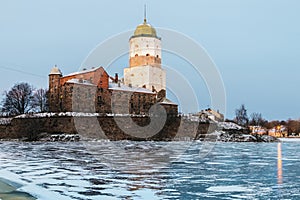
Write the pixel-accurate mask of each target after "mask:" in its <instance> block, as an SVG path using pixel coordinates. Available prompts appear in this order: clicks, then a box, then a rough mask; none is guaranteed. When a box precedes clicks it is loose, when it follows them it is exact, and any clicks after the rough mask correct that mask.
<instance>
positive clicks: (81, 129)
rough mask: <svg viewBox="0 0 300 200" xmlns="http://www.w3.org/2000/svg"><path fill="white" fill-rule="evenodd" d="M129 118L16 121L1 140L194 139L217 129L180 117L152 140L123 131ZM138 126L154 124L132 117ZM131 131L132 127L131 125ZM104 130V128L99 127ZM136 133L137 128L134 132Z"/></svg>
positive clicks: (0, 133)
mask: <svg viewBox="0 0 300 200" xmlns="http://www.w3.org/2000/svg"><path fill="white" fill-rule="evenodd" d="M126 118H127V117H125V116H102V117H101V116H99V117H72V116H52V117H36V118H34V117H33V118H31V117H28V118H14V119H13V120H12V121H11V124H10V125H0V139H22V138H23V139H28V140H36V139H39V138H40V137H41V136H42V135H43V134H59V133H66V134H78V133H79V134H80V136H81V138H92V139H110V140H125V139H126V140H158V141H160V140H173V139H175V140H180V139H188V140H193V139H197V138H199V137H200V136H201V135H202V136H204V135H205V134H206V133H207V131H212V130H210V129H211V128H212V127H213V126H211V125H210V124H209V123H199V122H193V121H189V120H186V119H181V117H177V116H168V118H167V121H166V122H165V125H164V127H163V129H162V130H161V131H159V132H158V133H157V134H155V135H154V136H151V137H147V135H148V134H149V133H147V131H143V132H140V133H139V135H138V136H139V137H135V136H132V135H128V134H126V133H125V132H124V131H123V130H122V129H120V128H119V126H118V124H117V123H116V119H117V120H119V121H120V120H121V121H122V120H123V119H126ZM131 119H132V120H133V121H134V122H135V124H137V125H139V126H142V127H144V126H146V125H148V124H149V123H150V122H151V121H150V118H149V117H146V116H136V117H131ZM74 122H75V123H76V126H75V123H74ZM127 126H129V127H127V128H129V129H130V128H134V127H131V126H132V125H131V124H127ZM99 127H101V129H100V128H99ZM133 130H134V129H133Z"/></svg>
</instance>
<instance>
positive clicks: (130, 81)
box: [124, 16, 166, 92]
mask: <svg viewBox="0 0 300 200" xmlns="http://www.w3.org/2000/svg"><path fill="white" fill-rule="evenodd" d="M129 46H130V47H129V48H130V51H129V67H128V68H125V69H124V82H125V84H126V85H132V86H135V87H144V88H147V89H149V90H152V91H156V92H159V91H161V90H166V72H165V70H164V69H162V68H161V38H159V37H157V35H156V30H155V29H154V28H153V27H152V26H151V25H150V24H148V23H147V20H146V16H145V18H144V23H143V24H140V25H138V26H137V27H136V29H135V31H134V34H133V36H131V38H130V40H129Z"/></svg>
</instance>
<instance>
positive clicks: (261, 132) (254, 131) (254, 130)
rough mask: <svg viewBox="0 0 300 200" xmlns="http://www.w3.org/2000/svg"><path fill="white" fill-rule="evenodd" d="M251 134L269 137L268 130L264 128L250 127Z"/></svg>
mask: <svg viewBox="0 0 300 200" xmlns="http://www.w3.org/2000/svg"><path fill="white" fill-rule="evenodd" d="M249 129H250V131H251V134H259V135H267V134H268V130H267V129H266V128H264V127H262V126H249Z"/></svg>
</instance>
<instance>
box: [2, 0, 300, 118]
mask: <svg viewBox="0 0 300 200" xmlns="http://www.w3.org/2000/svg"><path fill="white" fill-rule="evenodd" d="M145 3H146V4H147V18H148V21H149V22H150V23H151V24H152V25H153V26H154V27H161V28H168V29H172V30H176V31H178V32H181V33H183V34H185V35H187V36H189V37H191V38H192V39H193V40H195V41H196V42H197V43H199V44H200V45H201V46H202V47H203V48H205V50H206V51H207V53H208V54H209V56H210V57H211V58H212V60H213V61H214V63H215V64H216V66H217V68H218V70H219V72H220V74H221V76H222V79H223V82H224V85H225V89H226V96H227V104H226V107H227V113H226V117H227V118H232V117H233V116H234V110H235V109H236V108H237V107H239V106H240V105H241V104H245V105H246V108H247V109H248V113H249V114H250V113H252V112H261V113H262V114H263V116H264V117H265V118H267V119H269V120H271V119H288V118H299V117H300V93H299V89H298V87H299V83H300V78H299V75H300V26H299V19H300V12H299V10H300V1H298V0H263V1H262V0H195V1H170V0H163V1H162V0H151V1H150V0H148V1H147V0H144V1H140V0H127V1H115V0H105V1H104V0H101V1H100V0H81V1H79V0H77V1H76V0H64V1H61V0H51V1H38V0H35V1H33V0H27V1H16V0H9V1H4V0H0V55H1V57H0V58H1V59H0V76H1V79H0V81H1V85H0V92H1V93H3V91H4V90H7V89H9V88H10V87H11V86H12V85H13V84H14V83H16V82H21V81H25V82H29V83H31V84H32V85H34V86H35V87H47V85H48V73H49V71H50V70H51V68H52V66H53V65H55V64H57V65H58V66H59V67H60V68H61V70H62V71H63V73H64V74H68V73H71V72H74V71H76V70H78V68H79V67H80V66H81V64H82V62H83V61H84V60H85V58H86V57H87V55H88V54H89V53H90V52H91V51H92V50H93V49H94V48H95V47H96V46H97V45H98V44H99V43H101V42H103V41H105V40H106V39H107V38H109V37H111V36H113V35H116V34H118V33H120V32H124V31H128V30H133V29H134V28H135V27H136V26H137V25H138V24H140V23H141V22H142V20H143V7H144V4H145ZM158 35H159V33H158ZM162 45H163V38H162ZM122 62H123V63H122ZM163 62H164V61H163ZM116 63H117V64H119V65H123V66H122V67H125V66H126V65H127V57H125V58H124V59H123V60H122V59H120V61H119V62H116ZM100 65H102V64H101V63H99V66H100ZM119 67H120V66H119ZM116 70H117V68H116ZM116 70H115V71H116ZM116 72H119V71H116ZM183 72H184V70H183ZM119 73H120V74H122V71H120V72H119ZM174 81H175V80H174ZM199 93H202V92H201V91H200V92H199ZM206 95H207V94H206V92H205V91H203V96H206ZM200 96H201V95H200ZM200 99H201V97H200ZM205 99H207V98H206V97H203V101H202V102H201V103H200V107H201V108H205V107H206V105H207V106H209V102H206V101H207V100H205Z"/></svg>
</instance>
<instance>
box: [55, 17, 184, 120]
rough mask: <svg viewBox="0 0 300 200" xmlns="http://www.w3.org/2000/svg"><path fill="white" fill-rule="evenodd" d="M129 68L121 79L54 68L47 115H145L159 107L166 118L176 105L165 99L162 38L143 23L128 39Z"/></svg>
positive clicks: (98, 71)
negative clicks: (72, 113) (58, 113)
mask: <svg viewBox="0 0 300 200" xmlns="http://www.w3.org/2000/svg"><path fill="white" fill-rule="evenodd" d="M129 46H130V47H129V67H128V68H125V69H124V79H122V80H123V81H122V80H121V79H119V77H118V74H115V76H113V77H112V76H110V75H109V74H108V73H107V72H106V71H105V69H104V68H103V67H98V68H92V69H89V70H87V69H84V70H83V71H80V72H75V73H72V74H69V75H65V76H63V75H62V72H61V71H60V69H59V68H58V67H57V66H54V67H53V68H52V70H51V72H50V74H49V110H50V112H86V113H92V112H96V113H103V114H105V113H113V114H138V115H147V114H148V113H149V109H150V108H151V107H152V106H153V105H155V104H159V105H161V106H163V107H164V108H165V110H166V112H167V114H169V115H177V114H178V105H177V104H175V103H173V102H171V101H170V100H168V99H167V98H166V72H165V70H164V69H162V67H161V38H159V37H157V34H156V30H155V29H154V28H153V27H152V26H151V25H150V24H148V23H147V20H146V17H145V18H144V22H143V23H142V24H140V25H138V26H137V27H136V29H135V31H134V34H133V36H131V38H130V40H129Z"/></svg>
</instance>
